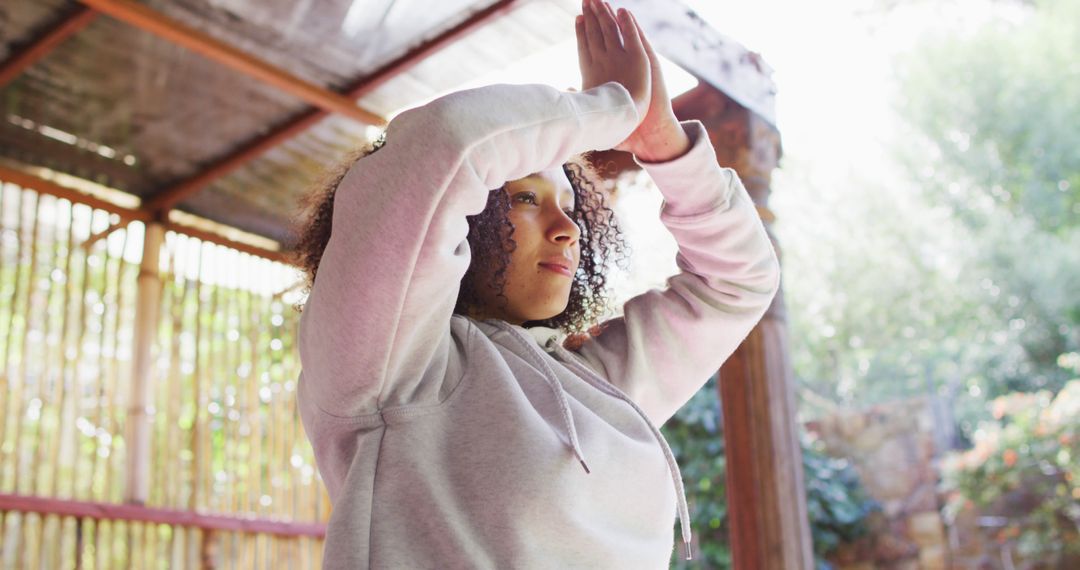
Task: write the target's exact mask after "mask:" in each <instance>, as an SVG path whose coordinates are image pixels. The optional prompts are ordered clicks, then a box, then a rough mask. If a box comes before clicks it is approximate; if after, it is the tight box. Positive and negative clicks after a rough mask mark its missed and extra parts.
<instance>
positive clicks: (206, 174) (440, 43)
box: [146, 0, 525, 211]
mask: <svg viewBox="0 0 1080 570" xmlns="http://www.w3.org/2000/svg"><path fill="white" fill-rule="evenodd" d="M523 4H525V2H522V1H521V0H500V1H499V2H496V3H494V4H492V5H491V6H489V7H487V8H484V9H483V10H480V11H479V12H477V13H476V14H473V15H472V16H471V17H469V18H468V19H467V20H465V21H464V22H462V23H461V24H458V25H457V26H454V27H453V28H451V29H449V30H447V31H445V32H443V33H442V34H439V35H438V36H436V37H435V38H432V39H431V40H428V41H426V42H424V43H422V44H420V45H419V46H418V47H416V48H415V49H413V50H411V51H409V52H408V53H406V54H405V55H403V56H401V57H399V58H397V59H395V60H393V61H391V62H389V63H387V64H386V65H384V66H382V67H381V68H379V69H378V70H377V71H375V72H374V73H372V74H370V75H367V76H365V77H363V78H361V79H360V80H358V81H357V82H355V83H353V84H352V85H350V86H349V87H347V88H346V90H345V96H346V97H349V98H351V99H359V98H360V97H363V96H364V95H367V94H368V93H370V92H371V91H373V90H375V89H376V88H378V87H379V86H380V85H382V84H384V83H386V82H387V81H389V80H391V79H393V78H394V77H396V76H398V75H401V74H402V73H405V72H406V71H408V70H409V69H411V68H412V67H414V66H415V65H416V64H418V63H420V62H421V61H423V60H424V59H425V58H427V57H430V56H431V55H432V54H434V53H436V52H438V51H439V50H442V49H444V48H446V47H447V46H450V45H452V44H453V43H454V42H456V41H458V40H460V39H461V38H462V37H464V36H466V35H468V34H469V33H471V32H473V31H475V30H477V29H478V28H480V27H482V26H483V25H485V24H487V23H488V22H490V21H491V20H493V19H495V18H497V17H501V16H503V15H505V14H506V13H507V12H509V11H511V10H513V9H515V8H517V7H518V6H521V5H523ZM328 114H329V113H327V112H326V111H324V110H322V109H318V108H316V109H311V110H309V111H306V112H304V113H303V114H301V115H298V116H297V117H295V118H293V119H290V120H289V121H287V122H285V123H283V124H282V125H280V126H278V127H276V128H275V129H273V130H272V131H270V132H268V133H266V134H265V135H263V136H261V137H259V138H257V139H255V140H252V141H251V142H249V143H247V144H245V145H244V146H242V147H240V148H239V149H237V150H236V151H234V152H232V153H231V154H229V155H226V156H224V157H222V158H220V159H218V160H216V161H215V162H214V163H212V164H211V165H210V166H208V167H207V168H206V169H205V170H203V171H202V172H200V173H198V174H196V175H194V176H192V177H190V178H187V179H184V180H182V181H180V182H177V183H176V184H173V185H172V186H169V187H168V188H165V189H163V190H161V191H159V192H157V193H155V194H154V196H153V197H151V198H149V199H148V200H147V202H146V208H147V209H148V210H151V211H159V210H168V209H170V208H172V207H174V206H175V205H176V204H178V203H180V202H181V201H183V200H184V199H186V198H188V197H189V196H191V195H193V194H195V193H196V192H198V191H199V190H202V189H203V188H206V187H207V186H209V185H210V184H212V183H214V181H216V180H218V179H220V178H222V177H224V176H226V175H228V174H229V173H231V172H233V171H235V170H236V169H238V168H240V167H241V166H244V165H245V164H247V163H249V162H251V161H252V160H254V159H256V158H258V157H260V156H262V155H263V154H264V153H266V152H267V151H269V150H270V149H272V148H274V147H276V146H278V145H280V144H281V143H283V142H285V141H286V140H289V139H291V138H292V137H294V136H297V135H299V134H300V133H303V132H304V131H306V130H308V129H309V128H311V127H312V126H314V125H315V124H316V123H318V122H319V121H320V120H322V119H323V118H324V117H326V116H327V115H328Z"/></svg>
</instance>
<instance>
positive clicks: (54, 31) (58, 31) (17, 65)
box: [0, 6, 98, 87]
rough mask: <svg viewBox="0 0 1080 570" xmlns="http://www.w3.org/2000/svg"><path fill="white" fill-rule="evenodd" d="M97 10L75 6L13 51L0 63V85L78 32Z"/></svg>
mask: <svg viewBox="0 0 1080 570" xmlns="http://www.w3.org/2000/svg"><path fill="white" fill-rule="evenodd" d="M97 16H98V14H97V12H95V11H93V10H91V9H90V8H87V7H86V6H77V7H76V8H75V9H74V10H72V12H71V14H70V15H69V16H67V17H66V18H64V19H62V20H60V21H59V22H57V23H56V24H54V25H53V26H51V27H50V28H49V29H47V30H45V31H44V32H43V33H42V34H41V35H40V36H38V37H37V39H35V40H33V41H32V42H30V43H29V44H27V45H26V46H25V47H23V48H22V49H20V50H19V51H17V52H15V53H14V54H13V55H12V56H11V57H9V58H8V60H7V61H5V62H4V63H3V64H2V65H0V87H3V86H5V85H7V84H8V83H10V82H11V81H12V80H13V79H15V78H16V77H18V76H19V74H20V73H22V72H23V70H25V69H26V68H27V67H30V66H31V65H33V64H34V62H36V61H37V60H39V59H41V58H43V57H45V56H46V55H47V54H48V53H49V52H51V51H52V50H53V49H55V48H56V46H58V45H60V44H62V43H63V42H64V40H66V39H68V38H69V37H71V36H73V35H74V34H76V33H78V32H79V30H82V29H83V28H85V27H86V26H87V25H89V24H90V22H93V21H94V20H95V19H96V18H97Z"/></svg>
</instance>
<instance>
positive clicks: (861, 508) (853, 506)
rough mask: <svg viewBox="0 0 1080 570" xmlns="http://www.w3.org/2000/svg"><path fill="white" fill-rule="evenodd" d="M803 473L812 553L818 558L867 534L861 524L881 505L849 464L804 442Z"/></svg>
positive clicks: (821, 448) (808, 442)
mask: <svg viewBox="0 0 1080 570" xmlns="http://www.w3.org/2000/svg"><path fill="white" fill-rule="evenodd" d="M803 473H804V475H805V478H806V509H807V512H808V513H809V515H810V521H811V525H812V535H813V540H814V553H815V554H816V555H817V556H818V557H819V559H820V558H822V557H824V556H827V555H829V554H830V553H832V552H833V551H834V550H836V548H837V547H838V546H840V545H841V544H850V543H852V542H854V541H855V540H856V539H858V538H859V537H861V536H863V535H865V534H866V531H867V527H866V525H865V524H864V521H865V520H866V517H867V516H869V515H870V513H871V512H873V511H874V510H876V509H879V508H880V506H879V505H878V503H877V501H874V500H873V499H871V498H869V497H868V496H867V495H866V492H865V491H864V490H863V488H862V483H861V482H860V481H859V475H858V473H856V472H855V469H854V468H853V467H852V466H851V463H849V462H848V461H847V460H846V459H839V458H835V457H830V456H828V455H826V454H825V452H824V447H823V445H822V444H821V442H820V441H814V440H806V441H804V442H803Z"/></svg>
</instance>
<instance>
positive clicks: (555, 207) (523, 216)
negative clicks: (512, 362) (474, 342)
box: [476, 167, 581, 325]
mask: <svg viewBox="0 0 1080 570" xmlns="http://www.w3.org/2000/svg"><path fill="white" fill-rule="evenodd" d="M506 193H507V194H508V195H509V197H510V212H509V217H510V221H511V223H513V224H514V233H513V239H514V242H515V243H516V244H517V247H516V248H515V249H514V251H513V252H511V254H510V264H509V266H508V267H507V268H506V274H505V275H506V285H505V287H504V288H503V295H505V296H506V304H505V306H504V305H503V304H502V303H503V299H502V298H500V297H498V292H497V291H494V290H492V289H491V288H490V287H481V288H479V289H480V291H479V296H480V298H481V301H482V303H483V306H482V307H478V308H477V311H476V312H477V313H478V314H479V316H480V317H481V318H490V317H494V318H499V319H502V320H505V321H506V322H509V323H513V324H517V325H520V324H522V323H524V322H526V321H539V320H544V319H549V318H551V317H554V316H556V315H558V314H559V313H562V312H563V310H565V309H566V304H567V302H568V300H569V299H570V286H571V285H572V284H573V276H574V274H575V273H577V268H578V261H579V260H580V258H581V245H580V243H579V242H578V240H579V238H580V237H581V231H580V230H579V228H578V227H577V224H576V223H575V222H574V220H573V218H572V217H571V214H572V212H573V211H574V190H573V187H571V186H570V181H569V180H567V178H566V174H565V173H564V172H563V170H562V167H554V168H550V169H548V170H545V171H542V172H538V173H536V174H531V175H529V176H527V177H525V178H522V179H519V180H514V181H511V182H508V183H507V184H506ZM477 273H478V274H479V275H478V276H477V277H479V278H480V279H481V283H489V282H490V276H491V271H484V270H480V271H478V272H477Z"/></svg>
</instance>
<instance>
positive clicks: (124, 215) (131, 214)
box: [0, 165, 292, 263]
mask: <svg viewBox="0 0 1080 570" xmlns="http://www.w3.org/2000/svg"><path fill="white" fill-rule="evenodd" d="M0 182H10V183H12V184H15V185H17V186H22V187H23V188H30V189H32V190H35V191H37V192H40V193H42V194H49V195H52V196H56V197H57V198H63V199H65V200H68V201H71V202H77V203H80V204H86V205H87V206H90V207H91V208H97V209H101V210H104V211H106V212H109V213H112V214H116V215H118V216H120V219H121V221H125V222H130V221H132V220H138V221H141V222H149V221H151V220H153V219H155V216H154V215H153V214H151V213H150V212H148V211H146V210H144V209H133V208H125V207H123V206H118V205H116V204H113V203H112V202H109V201H107V200H102V199H101V198H97V197H95V196H91V195H89V194H85V193H83V192H80V191H78V190H75V189H74V188H69V187H67V186H61V185H60V184H57V183H55V182H51V181H49V180H45V179H44V178H41V177H38V176H35V175H33V174H29V173H27V172H23V171H21V170H18V169H15V168H9V167H7V166H4V165H0ZM164 224H165V229H167V230H170V231H174V232H177V233H181V234H185V235H188V236H191V237H194V238H197V239H200V240H203V241H207V242H210V243H216V244H218V245H223V246H225V247H231V248H233V249H235V250H237V251H242V252H244V253H250V254H251V255H255V256H258V257H261V258H263V259H269V260H270V261H277V262H280V263H292V261H291V258H290V257H289V254H288V252H284V251H276V250H272V249H266V248H262V247H258V246H255V245H251V244H247V243H243V242H238V241H235V240H231V239H229V238H226V237H224V236H220V235H218V234H215V233H213V232H209V231H206V230H201V229H198V228H194V227H191V226H187V225H184V224H178V223H176V222H172V221H166V222H164Z"/></svg>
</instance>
